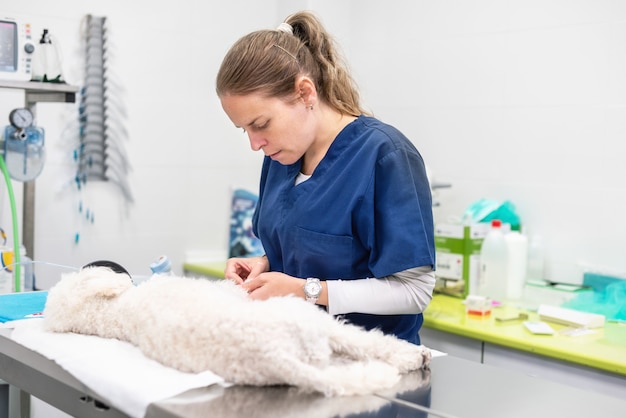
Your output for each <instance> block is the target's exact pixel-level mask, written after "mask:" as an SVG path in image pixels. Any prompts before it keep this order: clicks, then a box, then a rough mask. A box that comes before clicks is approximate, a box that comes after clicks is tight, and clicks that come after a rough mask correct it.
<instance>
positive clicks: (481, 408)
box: [0, 329, 626, 418]
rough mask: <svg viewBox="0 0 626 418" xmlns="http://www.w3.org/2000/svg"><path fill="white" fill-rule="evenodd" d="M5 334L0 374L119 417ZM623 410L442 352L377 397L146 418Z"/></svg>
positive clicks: (200, 398) (277, 399)
mask: <svg viewBox="0 0 626 418" xmlns="http://www.w3.org/2000/svg"><path fill="white" fill-rule="evenodd" d="M9 335H10V330H8V329H0V379H3V380H5V381H7V382H9V383H10V384H11V385H13V386H14V387H16V388H19V389H21V390H22V391H23V392H26V393H30V394H32V395H33V396H36V397H38V398H40V399H41V400H43V401H45V402H47V403H49V404H51V405H53V406H55V407H56V408H59V409H61V410H63V411H65V412H66V413H68V414H70V415H73V416H76V417H80V418H90V417H125V415H124V414H123V413H122V412H120V411H118V410H116V409H115V408H113V407H111V406H110V405H111V402H109V401H110V400H107V399H103V398H102V397H100V396H99V395H98V394H97V393H95V392H94V391H92V390H91V389H90V388H88V387H86V386H85V385H83V384H82V383H81V382H79V381H78V380H77V379H75V378H74V377H73V376H71V375H70V374H69V373H67V372H65V371H64V370H63V369H62V368H60V367H59V366H58V365H57V364H56V363H54V362H53V361H51V360H48V359H46V358H44V357H43V356H41V355H39V354H37V353H35V352H33V351H31V350H29V349H27V348H25V347H23V346H21V345H19V344H17V343H15V342H14V341H12V340H11V339H10V338H9ZM625 390H626V389H625ZM625 395H626V392H625ZM625 399H626V396H625ZM14 411H15V410H14ZM625 411H626V401H623V400H620V399H617V398H614V397H609V396H602V395H598V394H594V393H591V392H586V391H582V390H579V389H575V388H572V387H569V386H564V385H559V384H556V383H552V382H548V381H544V380H540V379H537V378H534V377H532V376H527V375H524V374H520V373H515V372H510V371H506V370H502V369H498V368H495V367H491V366H487V365H483V364H479V363H473V362H470V361H467V360H463V359H460V358H456V357H452V356H445V357H439V358H435V359H433V361H432V364H431V367H430V370H426V371H419V372H416V373H412V374H409V375H406V376H404V377H403V379H402V380H401V381H400V382H399V383H398V385H396V387H394V388H392V389H391V390H388V391H385V392H381V393H378V394H376V395H371V396H355V397H336V398H326V397H324V396H321V395H317V394H305V393H300V392H299V391H298V389H297V388H292V387H245V386H232V387H227V388H225V387H222V386H219V385H214V386H211V387H207V388H202V389H196V390H192V391H188V392H185V393H183V394H180V395H178V396H176V397H173V398H170V399H166V400H163V401H160V402H156V403H153V404H152V405H150V406H149V408H148V410H147V412H146V417H147V418H162V417H163V418H179V417H203V418H204V417H219V418H235V417H237V418H239V417H245V418H265V417H268V418H269V417H272V418H277V417H294V418H295V417H297V418H307V417H311V418H313V417H315V418H326V417H327V418H333V417H350V418H359V417H363V418H365V417H367V418H387V417H412V418H418V417H419V418H422V417H423V418H436V417H438V418H451V417H460V418H473V417H476V418H478V417H481V418H485V417H494V418H495V417H497V418H503V417H505V418H508V417H511V418H516V417H553V416H558V417H561V416H562V417H609V418H610V417H616V418H617V417H620V418H622V417H624V416H625V415H624V414H625ZM24 412H25V409H24V408H22V410H21V411H20V413H24ZM14 416H20V415H17V414H16V413H15V412H14V413H13V415H11V417H14ZM22 416H28V415H22Z"/></svg>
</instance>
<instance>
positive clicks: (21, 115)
mask: <svg viewBox="0 0 626 418" xmlns="http://www.w3.org/2000/svg"><path fill="white" fill-rule="evenodd" d="M9 122H11V125H13V126H14V127H15V128H17V129H25V128H28V127H29V126H31V125H32V124H33V114H32V112H31V111H30V110H29V109H27V108H25V107H22V108H18V109H13V110H12V111H11V113H9Z"/></svg>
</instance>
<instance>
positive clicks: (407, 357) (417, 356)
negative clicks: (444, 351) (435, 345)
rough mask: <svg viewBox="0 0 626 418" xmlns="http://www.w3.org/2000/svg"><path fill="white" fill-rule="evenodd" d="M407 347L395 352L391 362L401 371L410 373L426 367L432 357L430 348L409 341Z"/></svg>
mask: <svg viewBox="0 0 626 418" xmlns="http://www.w3.org/2000/svg"><path fill="white" fill-rule="evenodd" d="M407 345H408V346H407V348H406V349H404V350H401V351H398V352H397V353H395V354H394V356H393V359H392V361H391V363H392V364H393V365H394V366H396V367H397V368H398V370H399V371H400V373H408V372H410V371H412V370H419V369H421V368H423V367H426V366H427V365H428V364H429V363H430V360H431V359H432V353H431V351H430V349H429V348H428V347H426V346H423V345H415V344H410V343H407Z"/></svg>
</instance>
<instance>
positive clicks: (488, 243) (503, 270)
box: [475, 219, 508, 301]
mask: <svg viewBox="0 0 626 418" xmlns="http://www.w3.org/2000/svg"><path fill="white" fill-rule="evenodd" d="M507 276H508V248H507V243H506V238H505V234H504V232H503V231H502V222H501V221H500V220H499V219H494V220H492V221H491V229H490V230H489V232H488V233H487V235H486V236H485V239H484V240H483V243H482V246H481V247H480V271H479V275H478V288H477V291H476V292H475V293H476V294H477V295H479V296H485V297H488V298H491V299H492V300H495V301H503V300H504V299H505V298H506V293H507V292H506V289H507V281H508V280H507Z"/></svg>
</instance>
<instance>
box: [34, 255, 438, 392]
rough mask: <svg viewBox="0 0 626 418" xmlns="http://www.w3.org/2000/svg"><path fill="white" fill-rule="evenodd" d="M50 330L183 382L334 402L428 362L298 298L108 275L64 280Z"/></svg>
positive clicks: (55, 296) (47, 313) (49, 311)
mask: <svg viewBox="0 0 626 418" xmlns="http://www.w3.org/2000/svg"><path fill="white" fill-rule="evenodd" d="M44 321H45V326H46V328H47V329H48V330H49V331H54V332H75V333H81V334H90V335H98V336H101V337H104V338H117V339H120V340H123V341H127V342H130V343H132V344H134V345H136V346H137V347H139V348H140V349H141V350H142V352H143V353H144V354H145V355H146V356H148V357H150V358H152V359H154V360H156V361H159V362H160V363H162V364H164V365H166V366H169V367H173V368H176V369H178V370H181V371H184V372H191V373H199V372H202V371H205V370H210V371H212V372H214V373H216V374H218V375H220V376H221V377H223V378H224V379H225V380H227V381H229V382H232V383H236V384H247V385H275V384H287V385H293V386H298V387H300V388H302V389H303V390H306V391H318V392H322V393H324V394H326V395H329V396H330V395H354V394H366V393H373V392H374V391H377V390H381V389H385V388H389V387H391V386H393V385H394V384H395V383H396V382H397V381H398V380H399V378H400V374H402V373H406V372H408V371H411V370H417V369H420V368H422V367H423V366H425V365H426V364H428V362H429V361H430V358H431V354H430V350H428V349H427V348H426V347H424V346H417V345H414V344H410V343H408V342H406V341H403V340H400V339H397V338H395V337H393V336H390V335H384V334H383V333H381V332H379V331H365V330H363V329H361V328H359V327H356V326H354V325H350V324H347V323H344V322H341V321H338V320H335V319H334V318H333V317H332V316H331V315H328V314H327V313H325V312H324V311H322V310H320V309H319V308H317V307H315V306H314V305H312V304H310V303H308V302H306V301H304V300H302V299H299V298H296V297H275V298H270V299H268V300H265V301H253V300H251V299H249V298H248V297H247V295H246V293H245V291H244V290H243V289H241V288H240V287H239V286H236V285H235V284H233V283H232V282H230V281H209V280H204V279H194V278H185V277H173V276H155V277H153V278H151V279H150V280H148V281H146V282H144V283H141V284H140V285H138V286H134V285H133V284H132V282H131V280H130V278H129V277H128V276H127V275H125V274H118V273H114V272H113V271H111V270H110V269H108V268H103V267H93V268H85V269H82V270H81V271H80V272H78V273H71V274H66V275H64V276H63V277H62V278H61V280H60V281H59V282H58V283H57V284H56V285H55V286H54V287H53V288H52V289H50V291H49V294H48V299H47V302H46V307H45V310H44Z"/></svg>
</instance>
